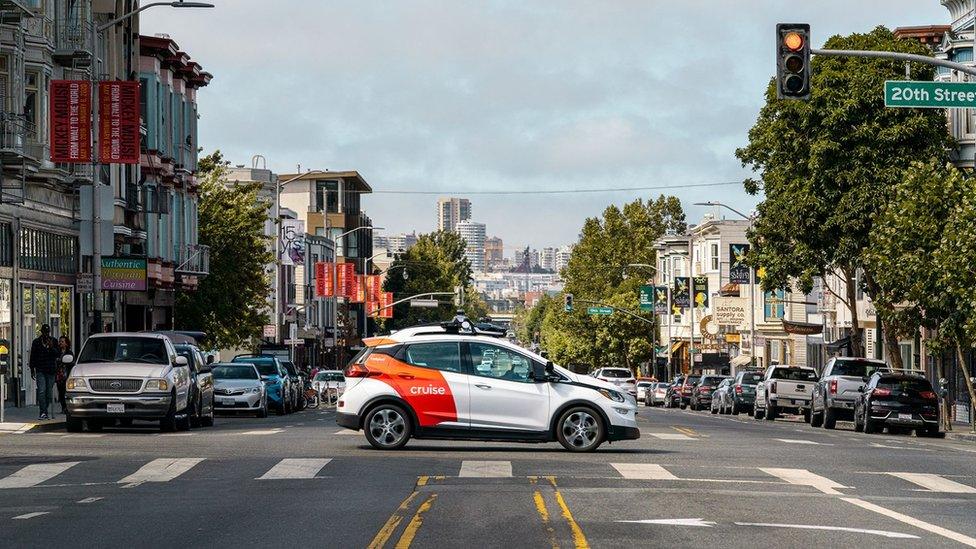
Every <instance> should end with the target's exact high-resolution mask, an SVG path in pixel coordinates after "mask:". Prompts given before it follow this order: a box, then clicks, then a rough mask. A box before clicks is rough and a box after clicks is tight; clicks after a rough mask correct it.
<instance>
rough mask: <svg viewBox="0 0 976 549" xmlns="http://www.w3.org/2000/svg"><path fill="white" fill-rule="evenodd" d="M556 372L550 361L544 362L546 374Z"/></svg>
mask: <svg viewBox="0 0 976 549" xmlns="http://www.w3.org/2000/svg"><path fill="white" fill-rule="evenodd" d="M555 371H556V367H555V366H554V365H553V363H552V361H551V360H547V361H546V373H547V374H551V373H553V372H555Z"/></svg>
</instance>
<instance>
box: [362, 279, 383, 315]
mask: <svg viewBox="0 0 976 549" xmlns="http://www.w3.org/2000/svg"><path fill="white" fill-rule="evenodd" d="M382 292H383V275H367V276H366V301H379V300H380V294H381V293H382ZM374 308H375V307H374Z"/></svg>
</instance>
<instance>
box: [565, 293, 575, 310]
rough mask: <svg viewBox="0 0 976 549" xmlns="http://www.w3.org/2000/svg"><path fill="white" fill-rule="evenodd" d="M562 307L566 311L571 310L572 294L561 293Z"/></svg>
mask: <svg viewBox="0 0 976 549" xmlns="http://www.w3.org/2000/svg"><path fill="white" fill-rule="evenodd" d="M563 308H565V309H566V312H567V313H571V312H572V311H573V294H563Z"/></svg>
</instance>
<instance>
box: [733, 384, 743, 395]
mask: <svg viewBox="0 0 976 549" xmlns="http://www.w3.org/2000/svg"><path fill="white" fill-rule="evenodd" d="M735 394H737V395H741V394H742V385H736V386H735Z"/></svg>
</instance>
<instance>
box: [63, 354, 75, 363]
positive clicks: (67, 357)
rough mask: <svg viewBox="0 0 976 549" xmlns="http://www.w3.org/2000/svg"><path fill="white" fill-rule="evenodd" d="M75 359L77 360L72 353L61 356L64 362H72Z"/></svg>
mask: <svg viewBox="0 0 976 549" xmlns="http://www.w3.org/2000/svg"><path fill="white" fill-rule="evenodd" d="M74 361H75V357H73V356H71V355H64V356H63V357H61V362H62V363H64V364H71V363H72V362H74Z"/></svg>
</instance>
